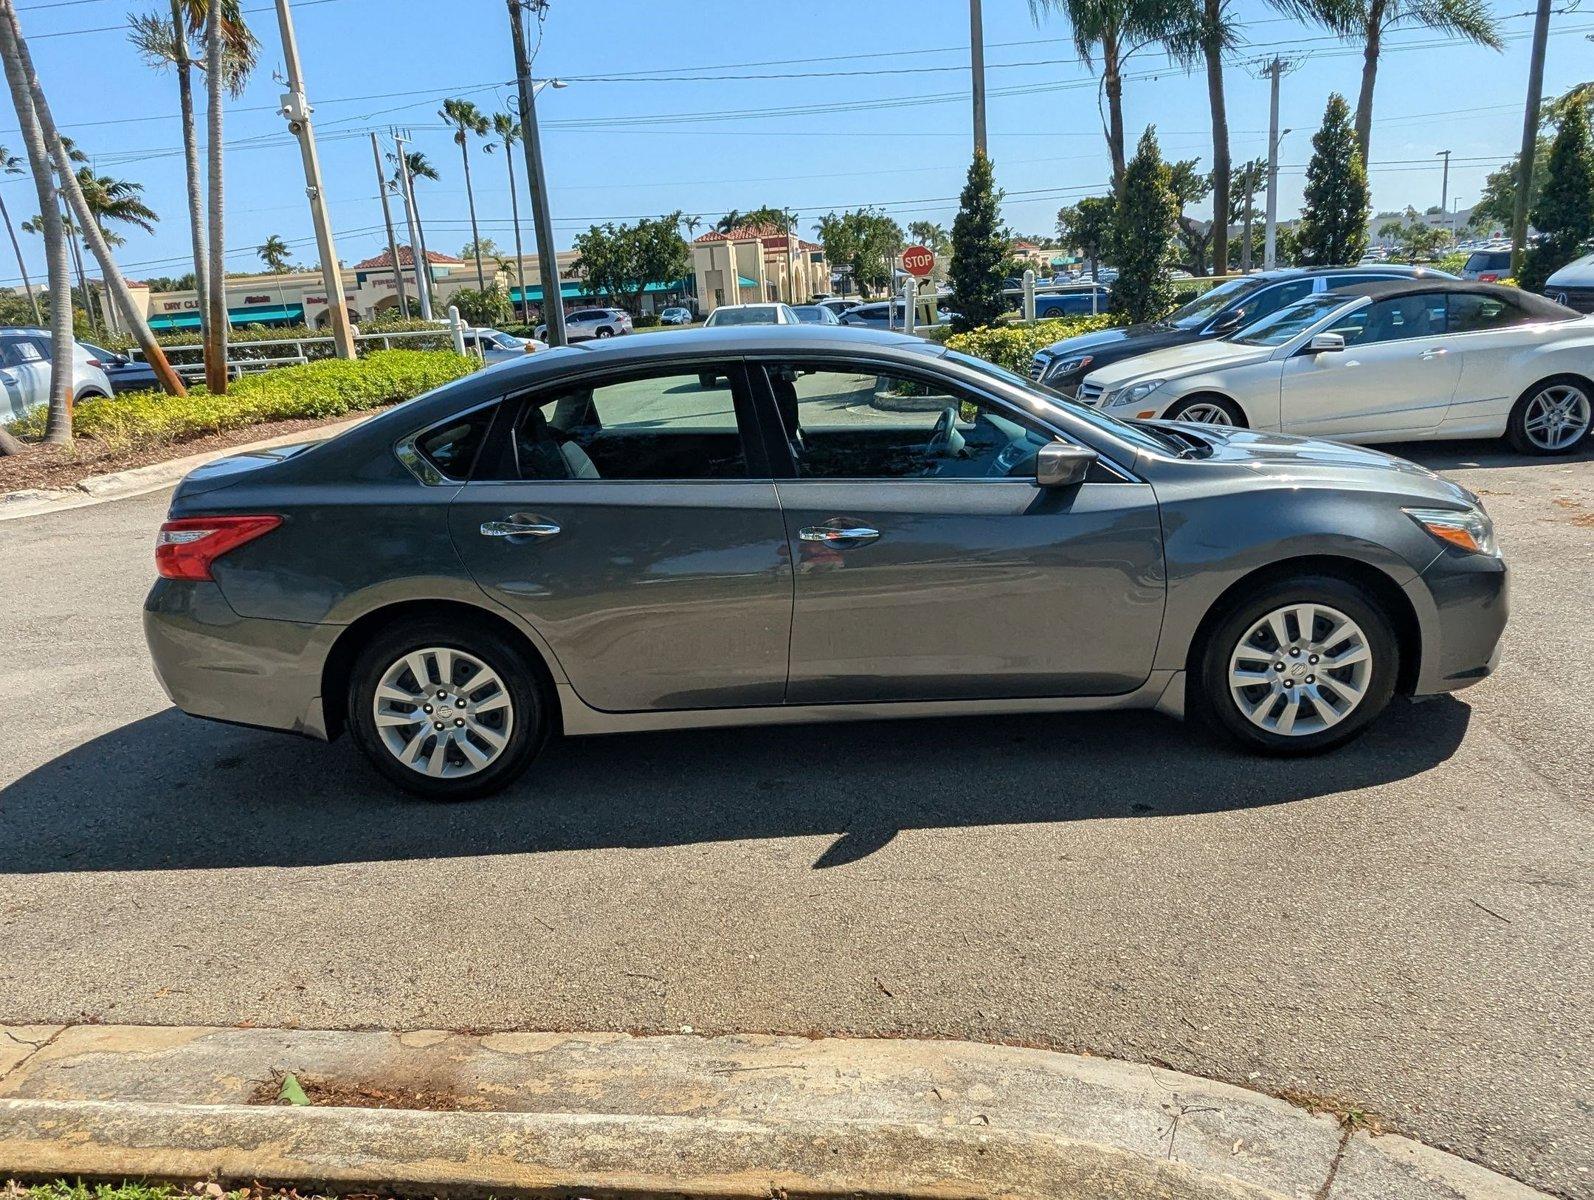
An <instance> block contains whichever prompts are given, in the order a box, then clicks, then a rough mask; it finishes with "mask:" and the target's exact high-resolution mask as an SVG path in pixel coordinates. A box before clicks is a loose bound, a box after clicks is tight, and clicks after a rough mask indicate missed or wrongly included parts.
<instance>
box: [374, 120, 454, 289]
mask: <svg viewBox="0 0 1594 1200" xmlns="http://www.w3.org/2000/svg"><path fill="white" fill-rule="evenodd" d="M387 161H388V162H390V163H393V164H395V167H394V171H393V181H392V182H393V186H394V187H396V188H398V189H399V192H400V194H402V193H403V191H404V184H403V177H404V171H405V169H406V168H408V170H409V173H410V198H411V199H412V200H414V201H415V213H414V216H415V238H416V240H417V241H418V242H420V245H419V246H411V247H410V253H411V254H413V255H414V256H415V270H416V272H417V274H419V273H420V272H430V269H431V268H430V267H429V266H427V265H426V226H425V225H423V224H422V223H421V202H420V198H419V196H418V195H417V193H416V191H415V184H416V182H417V181H418V180H421V179H430V180H431V181H432V182H433V183H436V182H437V181H438V180H439V179H441V178H442V176H440V175H439V174H438V173H437V168H436V167H434V166H432V164H431V161H430V160H429V159H428V158H427V157H426V155H425V154H423V153H422V152H421V151H419V150H406V151H405V152H404V160H403V165H402V166H399V165H398V163H399V157H398V155H397V154H394V153H392V152H391V151H389V152H388V156H387ZM393 266H394V269H395V270H397V269H398V264H397V263H394V264H393Z"/></svg>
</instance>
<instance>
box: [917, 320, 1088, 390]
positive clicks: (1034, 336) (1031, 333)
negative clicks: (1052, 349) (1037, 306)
mask: <svg viewBox="0 0 1594 1200" xmlns="http://www.w3.org/2000/svg"><path fill="white" fill-rule="evenodd" d="M1112 324H1113V318H1112V317H1110V316H1105V315H1104V316H1096V317H1052V318H1049V319H1047V320H1044V321H1029V322H1020V323H1017V324H1011V325H987V326H985V327H984V328H982V329H971V330H969V331H968V332H967V333H954V334H953V335H952V336H951V337H949V338H947V339H946V345H947V348H948V349H949V350H960V351H962V352H963V353H964V354H972V355H974V356H975V357H976V358H983V359H985V360H986V361H987V362H993V363H995V364H996V365H997V366H999V367H1006V368H1007V369H1008V370H1009V371H1016V372H1018V373H1019V374H1020V375H1025V374H1028V373H1029V362H1030V359H1032V358H1033V357H1035V352H1036V351H1037V350H1040V349H1041V348H1042V347H1044V346H1050V345H1051V344H1052V343H1053V342H1060V341H1062V340H1063V339H1064V338H1071V337H1078V336H1079V335H1080V334H1082V333H1094V332H1095V331H1096V330H1098V329H1106V328H1107V327H1108V326H1110V325H1112Z"/></svg>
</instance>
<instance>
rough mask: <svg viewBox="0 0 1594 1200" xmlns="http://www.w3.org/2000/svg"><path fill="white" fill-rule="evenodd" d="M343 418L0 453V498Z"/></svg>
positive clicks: (73, 483)
mask: <svg viewBox="0 0 1594 1200" xmlns="http://www.w3.org/2000/svg"><path fill="white" fill-rule="evenodd" d="M348 419H349V418H348V416H341V417H332V418H328V419H326V420H310V421H269V422H267V423H266V424H264V425H250V426H248V427H246V428H243V429H231V430H228V431H227V432H225V433H213V434H210V435H209V436H207V437H200V438H189V439H188V440H187V441H182V442H156V443H153V444H148V445H143V446H128V447H122V448H117V449H112V448H111V447H109V446H106V445H105V444H104V443H102V442H97V441H95V440H94V439H93V438H78V439H77V441H76V442H74V443H73V445H72V448H71V449H69V450H65V451H63V450H61V449H59V448H57V447H54V446H43V445H36V446H30V447H29V448H28V450H27V452H26V453H23V454H17V455H4V454H0V496H3V495H5V494H6V493H7V492H19V491H22V490H24V489H26V488H72V487H76V486H77V483H78V481H79V480H82V479H86V478H88V477H89V476H90V475H103V474H105V473H106V472H107V471H125V470H127V469H128V468H129V467H144V466H148V465H150V464H151V463H158V462H166V461H168V460H169V459H173V458H187V457H188V456H189V455H190V454H203V453H205V452H206V451H208V450H225V449H227V448H228V447H230V446H243V445H247V444H248V443H250V442H259V441H264V440H265V439H266V438H273V437H278V436H280V435H283V434H289V433H298V432H300V431H306V432H308V431H311V430H316V429H320V428H322V427H323V426H325V425H335V424H337V423H338V422H340V421H347V420H348Z"/></svg>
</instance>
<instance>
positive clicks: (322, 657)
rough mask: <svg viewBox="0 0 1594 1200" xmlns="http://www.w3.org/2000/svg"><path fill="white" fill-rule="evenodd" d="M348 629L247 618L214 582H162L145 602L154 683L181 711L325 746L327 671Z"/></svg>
mask: <svg viewBox="0 0 1594 1200" xmlns="http://www.w3.org/2000/svg"><path fill="white" fill-rule="evenodd" d="M341 629H342V626H333V625H310V624H299V623H297V622H293V621H268V620H263V619H261V618H258V617H240V616H239V615H238V614H237V613H236V612H234V611H233V609H232V607H231V606H230V605H229V604H228V603H227V601H226V598H225V597H224V596H223V595H222V594H221V589H220V588H218V587H217V586H216V585H215V584H214V583H186V582H179V581H176V580H169V579H161V580H157V581H156V583H155V586H154V588H152V589H151V591H150V594H149V596H148V597H147V598H146V599H145V601H144V638H145V641H146V642H148V644H149V653H150V658H151V659H152V660H153V662H154V664H155V677H156V678H157V679H158V680H159V681H160V685H161V687H162V688H164V689H165V691H166V694H167V696H169V697H170V698H171V701H172V703H173V704H175V705H177V707H178V708H180V709H182V710H183V711H184V712H185V713H188V714H189V715H190V716H195V717H206V718H209V719H211V720H215V721H228V722H231V723H233V724H237V725H254V726H258V727H260V728H263V729H280V730H285V731H287V732H290V733H302V734H305V735H307V736H309V737H314V738H320V739H322V740H325V739H326V737H327V728H326V718H325V715H324V712H323V708H322V704H321V674H322V668H323V666H324V664H325V663H326V658H327V654H328V652H329V651H330V650H331V647H332V643H333V641H334V640H335V639H336V637H337V635H338V633H339V632H340V631H341Z"/></svg>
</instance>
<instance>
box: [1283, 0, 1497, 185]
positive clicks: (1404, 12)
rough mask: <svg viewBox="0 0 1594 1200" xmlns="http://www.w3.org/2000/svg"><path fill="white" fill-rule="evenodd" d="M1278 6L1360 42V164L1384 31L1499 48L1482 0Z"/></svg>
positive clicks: (1326, 0) (1318, 1)
mask: <svg viewBox="0 0 1594 1200" xmlns="http://www.w3.org/2000/svg"><path fill="white" fill-rule="evenodd" d="M1281 7H1284V8H1286V9H1287V10H1288V11H1291V12H1293V13H1295V15H1297V16H1299V17H1301V18H1302V19H1304V20H1308V21H1314V22H1316V23H1318V24H1320V25H1325V26H1327V27H1328V28H1329V29H1331V30H1333V31H1334V32H1335V33H1337V34H1339V36H1340V37H1342V38H1344V39H1345V40H1346V41H1348V42H1360V43H1361V44H1362V86H1361V91H1360V92H1359V93H1358V95H1357V97H1356V145H1357V147H1358V148H1359V149H1360V150H1361V152H1362V163H1363V164H1364V165H1365V164H1366V163H1367V162H1368V157H1367V151H1368V146H1369V144H1370V143H1371V141H1372V134H1373V88H1374V87H1375V86H1376V85H1377V83H1378V59H1379V56H1380V55H1381V54H1382V53H1383V47H1384V35H1385V34H1386V33H1390V32H1392V31H1394V30H1399V29H1410V28H1412V27H1421V28H1423V29H1433V30H1437V31H1439V32H1441V33H1453V34H1456V35H1457V36H1459V37H1463V38H1466V39H1467V40H1468V41H1470V42H1475V43H1477V44H1478V45H1480V46H1488V47H1489V48H1490V49H1491V50H1499V49H1502V48H1503V47H1504V45H1505V43H1504V42H1502V41H1501V40H1500V31H1499V29H1498V28H1497V26H1496V24H1495V19H1494V17H1493V15H1492V14H1491V13H1490V11H1489V5H1488V4H1487V3H1486V0H1288V2H1287V3H1285V4H1282V5H1281Z"/></svg>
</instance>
